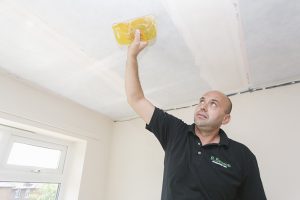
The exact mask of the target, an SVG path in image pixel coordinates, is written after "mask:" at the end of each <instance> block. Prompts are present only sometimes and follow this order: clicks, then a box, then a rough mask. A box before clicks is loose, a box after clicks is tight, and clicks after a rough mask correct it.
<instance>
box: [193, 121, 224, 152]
mask: <svg viewBox="0 0 300 200" xmlns="http://www.w3.org/2000/svg"><path fill="white" fill-rule="evenodd" d="M189 132H191V133H192V134H193V135H195V136H196V137H198V136H197V135H196V133H195V123H194V124H192V125H190V126H189ZM219 135H220V143H219V145H220V146H226V147H228V146H229V138H228V137H227V135H226V133H225V131H224V130H223V129H221V128H220V130H219Z"/></svg>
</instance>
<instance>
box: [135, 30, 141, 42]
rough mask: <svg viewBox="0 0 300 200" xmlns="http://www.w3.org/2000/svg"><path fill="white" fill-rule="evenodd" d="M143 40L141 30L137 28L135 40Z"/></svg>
mask: <svg viewBox="0 0 300 200" xmlns="http://www.w3.org/2000/svg"><path fill="white" fill-rule="evenodd" d="M140 41H141V32H140V30H139V29H136V30H135V32H134V42H135V43H139V42H140Z"/></svg>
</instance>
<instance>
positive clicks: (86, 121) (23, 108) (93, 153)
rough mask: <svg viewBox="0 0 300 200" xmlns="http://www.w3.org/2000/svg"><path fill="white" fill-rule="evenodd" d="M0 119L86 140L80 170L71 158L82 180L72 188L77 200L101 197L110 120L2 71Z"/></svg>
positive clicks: (75, 161)
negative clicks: (75, 189)
mask: <svg viewBox="0 0 300 200" xmlns="http://www.w3.org/2000/svg"><path fill="white" fill-rule="evenodd" d="M0 119H1V121H8V122H10V121H13V122H17V123H18V124H23V125H24V126H28V127H38V128H40V129H42V130H48V131H49V132H52V133H55V132H57V133H59V134H58V135H60V136H61V137H62V136H71V137H76V138H79V139H81V140H84V141H86V149H85V152H84V151H80V153H85V160H84V165H83V166H82V167H81V169H82V170H79V169H80V166H76V163H77V164H78V160H76V159H73V161H72V163H73V164H74V168H73V169H72V170H73V171H74V172H76V167H78V168H79V169H77V170H78V172H79V173H81V172H82V176H80V175H81V174H77V175H78V176H80V177H79V178H81V183H80V184H79V185H77V186H76V185H75V186H72V187H73V188H76V187H80V191H79V198H78V199H80V200H87V199H99V200H100V199H104V195H105V186H106V179H107V169H108V166H107V160H108V150H109V145H110V134H111V132H112V127H113V122H112V121H111V120H109V119H108V118H106V117H104V116H102V115H99V114H97V113H96V112H93V111H91V110H88V109H86V108H83V107H81V106H79V105H78V104H76V103H73V102H71V101H69V100H67V99H64V98H61V97H59V96H57V95H53V94H51V93H45V91H43V90H41V89H39V88H33V87H32V86H30V85H28V84H27V83H24V82H22V81H21V82H20V81H18V80H16V79H15V78H12V77H9V76H7V74H4V73H3V72H1V71H0ZM74 148H77V149H83V148H84V147H83V146H81V147H74ZM75 153H76V152H75ZM78 155H79V154H78ZM66 178H67V177H66ZM72 178H75V177H71V178H70V177H69V178H68V180H67V181H68V182H69V184H71V183H72ZM77 196H78V195H77ZM70 197H72V198H70ZM64 199H74V195H73V196H72V195H66V196H65V198H64Z"/></svg>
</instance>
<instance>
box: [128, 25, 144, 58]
mask: <svg viewBox="0 0 300 200" xmlns="http://www.w3.org/2000/svg"><path fill="white" fill-rule="evenodd" d="M147 44H148V43H147V42H143V41H141V32H140V30H138V29H137V30H135V33H134V40H133V42H132V43H131V44H130V46H129V47H128V52H127V56H128V58H132V57H133V58H136V57H137V56H138V54H139V53H140V52H141V51H142V50H143V49H144V48H145V47H146V46H147Z"/></svg>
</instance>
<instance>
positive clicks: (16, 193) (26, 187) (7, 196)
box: [0, 182, 59, 200]
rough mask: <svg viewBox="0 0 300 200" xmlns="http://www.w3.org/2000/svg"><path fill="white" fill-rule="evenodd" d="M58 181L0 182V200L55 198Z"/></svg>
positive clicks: (46, 199)
mask: <svg viewBox="0 0 300 200" xmlns="http://www.w3.org/2000/svg"><path fill="white" fill-rule="evenodd" d="M58 192H59V184H58V183H18V182H0V197H1V200H12V199H13V200H15V199H18V200H23V199H26V200H37V199H39V200H56V199H57V196H58Z"/></svg>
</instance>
